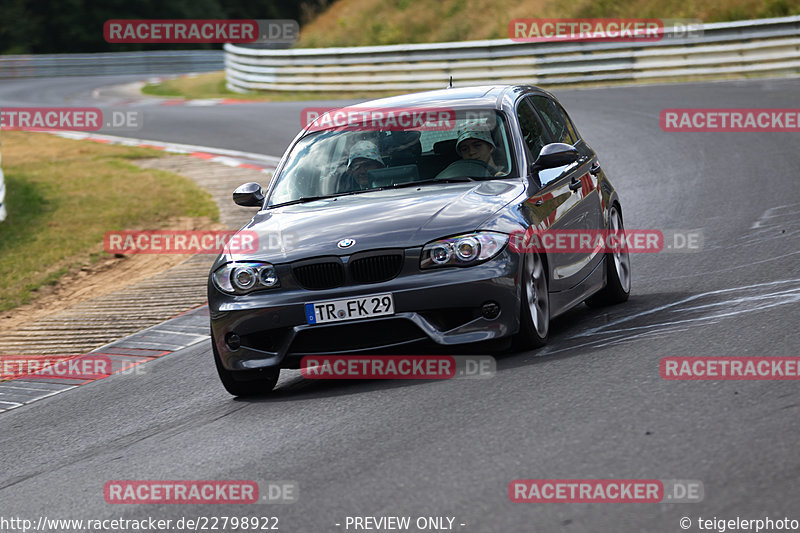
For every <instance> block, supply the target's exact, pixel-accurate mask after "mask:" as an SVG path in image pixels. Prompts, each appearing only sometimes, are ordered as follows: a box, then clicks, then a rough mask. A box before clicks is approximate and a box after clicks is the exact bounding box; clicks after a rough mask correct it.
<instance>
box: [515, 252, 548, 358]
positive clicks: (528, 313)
mask: <svg viewBox="0 0 800 533" xmlns="http://www.w3.org/2000/svg"><path fill="white" fill-rule="evenodd" d="M523 257H524V259H523V267H522V309H521V311H520V325H519V333H517V337H516V343H515V344H516V346H515V348H517V349H520V350H526V349H528V350H529V349H532V348H539V347H541V346H544V345H545V344H547V336H548V335H549V333H550V296H549V294H548V292H547V291H548V283H547V271H546V269H545V263H544V260H543V259H542V256H541V255H539V254H537V253H530V254H525V255H524V256H523Z"/></svg>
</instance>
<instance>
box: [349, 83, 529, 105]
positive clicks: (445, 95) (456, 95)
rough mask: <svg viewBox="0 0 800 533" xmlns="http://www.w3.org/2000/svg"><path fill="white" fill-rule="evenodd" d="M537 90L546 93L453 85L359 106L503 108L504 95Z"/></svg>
mask: <svg viewBox="0 0 800 533" xmlns="http://www.w3.org/2000/svg"><path fill="white" fill-rule="evenodd" d="M531 90H533V91H536V92H539V93H544V91H542V90H541V89H539V88H538V87H534V86H532V85H480V86H475V87H453V88H446V89H437V90H434V91H425V92H420V93H411V94H404V95H400V96H391V97H388V98H380V99H377V100H370V101H368V102H363V103H359V104H358V106H359V107H361V106H364V107H401V106H403V107H404V106H414V105H419V106H423V107H429V106H447V107H452V108H476V107H477V108H481V107H490V108H493V109H502V99H503V96H504V95H507V94H509V93H513V92H528V91H531Z"/></svg>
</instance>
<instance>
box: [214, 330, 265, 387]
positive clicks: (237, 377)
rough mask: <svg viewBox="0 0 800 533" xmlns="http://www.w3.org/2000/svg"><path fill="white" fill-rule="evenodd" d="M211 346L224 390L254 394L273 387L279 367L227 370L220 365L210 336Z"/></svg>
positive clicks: (215, 347) (215, 346) (215, 345)
mask: <svg viewBox="0 0 800 533" xmlns="http://www.w3.org/2000/svg"><path fill="white" fill-rule="evenodd" d="M211 347H212V349H213V351H214V363H215V364H216V365H217V373H218V374H219V379H220V381H222V386H223V387H225V390H226V391H228V392H229V393H231V394H233V395H234V396H255V395H257V394H267V393H268V392H270V391H272V389H274V388H275V385H277V383H278V378H279V377H280V373H281V371H280V369H279V368H262V369H258V370H238V371H231V370H227V369H226V368H225V367H223V366H222V361H221V360H220V357H219V352H218V351H217V344H216V342H214V338H213V337H212V338H211Z"/></svg>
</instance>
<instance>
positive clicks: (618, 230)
mask: <svg viewBox="0 0 800 533" xmlns="http://www.w3.org/2000/svg"><path fill="white" fill-rule="evenodd" d="M608 218H609V228H608V229H609V231H610V232H611V233H614V234H616V235H617V242H620V243H623V242H625V228H624V227H623V225H622V214H621V213H620V212H619V208H618V207H617V206H616V205H614V206H612V207H611V213H609V215H608ZM605 262H606V266H605V268H606V286H605V287H604V288H603V290H601V291H600V292H598V293H597V294H594V295H593V296H591V297H589V298H588V299H587V300H586V305H588V306H589V307H603V306H606V305H614V304H618V303H622V302H624V301H626V300H627V299H628V296H630V293H631V258H630V255H629V254H628V250H627V248H626V247H617V248H615V249H614V251H613V252H612V253H608V254H606V257H605Z"/></svg>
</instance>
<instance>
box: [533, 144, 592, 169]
mask: <svg viewBox="0 0 800 533" xmlns="http://www.w3.org/2000/svg"><path fill="white" fill-rule="evenodd" d="M580 157H581V155H580V153H578V150H576V149H575V147H574V146H572V145H570V144H564V143H550V144H547V145H545V146H544V148H542V151H541V152H539V157H537V158H536V161H534V162H533V164H532V165H531V172H538V171H540V170H545V169H548V168H556V167H563V166H564V165H570V164H572V163H574V162H576V161H577V160H578V159H580Z"/></svg>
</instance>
